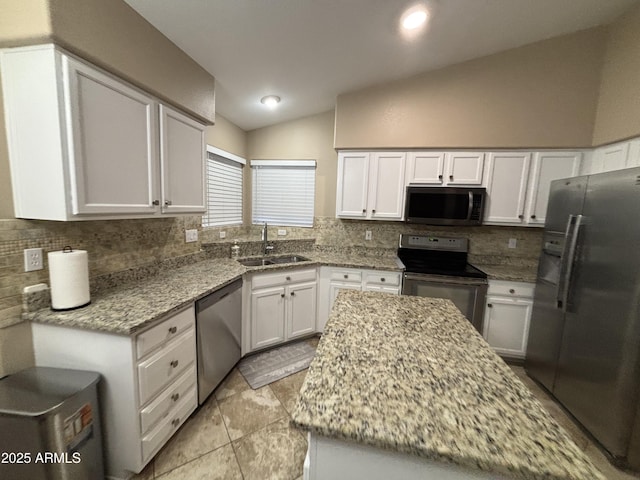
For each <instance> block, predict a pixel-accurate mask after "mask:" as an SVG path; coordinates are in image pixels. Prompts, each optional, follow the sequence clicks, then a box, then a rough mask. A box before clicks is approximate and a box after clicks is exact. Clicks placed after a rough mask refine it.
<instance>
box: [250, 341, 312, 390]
mask: <svg viewBox="0 0 640 480" xmlns="http://www.w3.org/2000/svg"><path fill="white" fill-rule="evenodd" d="M315 354H316V349H315V347H314V346H313V345H311V344H310V343H309V342H308V341H306V340H302V341H300V342H296V343H290V344H289V345H285V346H283V347H278V348H274V349H273V350H269V351H268V352H263V353H258V354H256V355H251V356H250V357H246V358H243V359H242V360H240V363H239V364H238V370H240V373H241V374H242V376H243V377H244V378H245V380H246V381H247V382H248V383H249V385H250V386H251V388H253V389H254V390H255V389H257V388H260V387H264V386H265V385H269V384H270V383H272V382H275V381H276V380H280V379H281V378H284V377H288V376H289V375H292V374H294V373H296V372H299V371H300V370H304V369H305V368H307V367H308V366H309V364H310V363H311V360H313V357H314V355H315Z"/></svg>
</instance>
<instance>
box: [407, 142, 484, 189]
mask: <svg viewBox="0 0 640 480" xmlns="http://www.w3.org/2000/svg"><path fill="white" fill-rule="evenodd" d="M483 171H484V153H483V152H429V151H425V152H409V153H408V154H407V173H406V177H407V184H422V185H433V186H446V185H454V186H455V185H482V184H483V183H482V180H483V178H482V174H483Z"/></svg>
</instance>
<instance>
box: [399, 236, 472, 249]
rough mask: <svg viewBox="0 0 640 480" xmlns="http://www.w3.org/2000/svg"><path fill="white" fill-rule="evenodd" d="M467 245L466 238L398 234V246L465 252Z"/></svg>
mask: <svg viewBox="0 0 640 480" xmlns="http://www.w3.org/2000/svg"><path fill="white" fill-rule="evenodd" d="M468 246H469V240H468V239H466V238H457V237H436V236H433V235H406V234H402V235H400V248H415V249H420V250H445V251H448V252H466V251H467V248H468Z"/></svg>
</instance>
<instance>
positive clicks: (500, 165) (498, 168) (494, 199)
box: [484, 152, 531, 224]
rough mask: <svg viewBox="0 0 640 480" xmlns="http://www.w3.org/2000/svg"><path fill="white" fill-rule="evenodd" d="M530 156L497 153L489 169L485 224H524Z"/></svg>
mask: <svg viewBox="0 0 640 480" xmlns="http://www.w3.org/2000/svg"><path fill="white" fill-rule="evenodd" d="M530 162H531V153H529V152H494V153H490V154H489V161H488V166H487V172H488V183H487V201H486V205H485V211H484V220H485V222H487V223H495V224H521V223H522V222H523V220H524V209H525V198H526V191H527V179H528V176H529V164H530Z"/></svg>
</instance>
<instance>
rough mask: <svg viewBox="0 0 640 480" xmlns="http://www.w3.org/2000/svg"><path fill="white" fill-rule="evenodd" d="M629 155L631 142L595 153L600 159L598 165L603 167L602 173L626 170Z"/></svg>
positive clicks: (611, 146)
mask: <svg viewBox="0 0 640 480" xmlns="http://www.w3.org/2000/svg"><path fill="white" fill-rule="evenodd" d="M628 154H629V142H625V143H618V144H615V145H608V146H606V147H601V148H598V149H597V150H596V152H595V156H596V158H597V159H598V160H597V162H598V165H600V164H601V165H602V167H601V168H602V170H601V171H602V172H610V171H611V170H620V169H622V168H625V167H626V165H627V155H628ZM594 173H598V172H594Z"/></svg>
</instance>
